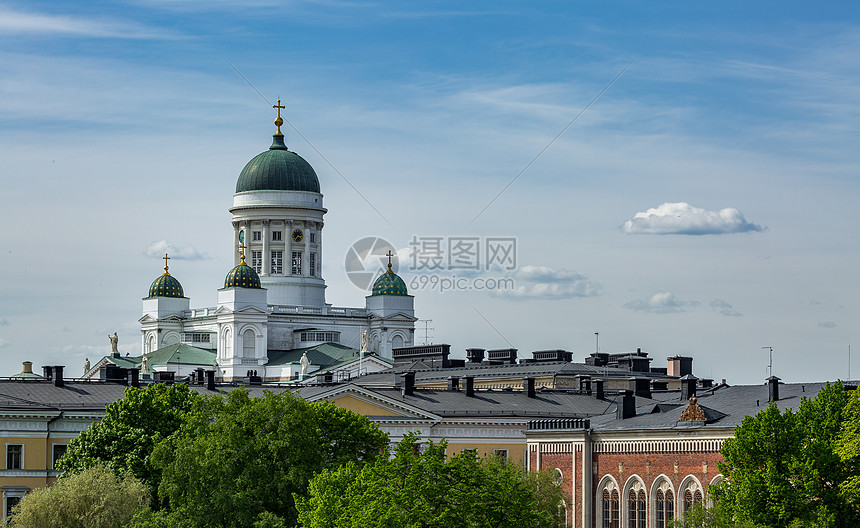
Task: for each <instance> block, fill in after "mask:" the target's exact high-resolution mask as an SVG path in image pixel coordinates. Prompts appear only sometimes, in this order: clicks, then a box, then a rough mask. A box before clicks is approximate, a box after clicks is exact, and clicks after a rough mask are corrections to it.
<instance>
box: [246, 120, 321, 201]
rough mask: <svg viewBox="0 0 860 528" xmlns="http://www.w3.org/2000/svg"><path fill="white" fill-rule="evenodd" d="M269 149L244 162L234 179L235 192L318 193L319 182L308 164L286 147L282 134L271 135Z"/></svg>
mask: <svg viewBox="0 0 860 528" xmlns="http://www.w3.org/2000/svg"><path fill="white" fill-rule="evenodd" d="M272 137H273V138H274V141H272V146H271V147H269V150H267V151H266V152H263V153H261V154H258V155H256V156H255V157H254V158H253V159H252V160H251V161H249V162H248V164H247V165H245V168H244V169H242V172H241V173H240V174H239V180H238V181H237V182H236V192H237V193H240V192H246V191H310V192H320V181H319V178H317V173H316V172H314V169H313V167H311V164H310V163H308V162H307V161H305V160H304V158H302V157H301V156H299V155H298V154H296V153H295V152H290V151H289V150H287V146H286V145H284V136H283V135H281V134H275V135H274V136H272Z"/></svg>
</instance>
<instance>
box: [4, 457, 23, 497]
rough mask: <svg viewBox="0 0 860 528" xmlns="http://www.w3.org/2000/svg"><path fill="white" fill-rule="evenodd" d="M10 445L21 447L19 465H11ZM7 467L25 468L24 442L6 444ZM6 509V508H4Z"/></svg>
mask: <svg viewBox="0 0 860 528" xmlns="http://www.w3.org/2000/svg"><path fill="white" fill-rule="evenodd" d="M10 447H20V448H21V452H20V453H18V467H9V448H10ZM5 467H6V469H24V444H20V443H17V442H14V443H13V442H8V443H7V444H6V466H5ZM4 511H5V510H4Z"/></svg>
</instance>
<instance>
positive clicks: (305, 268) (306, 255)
mask: <svg viewBox="0 0 860 528" xmlns="http://www.w3.org/2000/svg"><path fill="white" fill-rule="evenodd" d="M310 261H311V222H305V250H304V252H303V254H302V275H304V276H305V277H309V276H310V274H311V267H310Z"/></svg>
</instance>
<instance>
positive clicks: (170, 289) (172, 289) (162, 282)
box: [149, 271, 185, 297]
mask: <svg viewBox="0 0 860 528" xmlns="http://www.w3.org/2000/svg"><path fill="white" fill-rule="evenodd" d="M149 296H150V297H184V296H185V294H184V293H183V292H182V285H181V284H179V281H178V280H176V277H174V276H173V275H171V274H170V273H167V271H165V272H164V274H163V275H162V276H161V277H158V278H157V279H155V280H154V281H152V284H151V285H150V286H149Z"/></svg>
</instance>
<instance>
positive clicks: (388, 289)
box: [370, 265, 409, 296]
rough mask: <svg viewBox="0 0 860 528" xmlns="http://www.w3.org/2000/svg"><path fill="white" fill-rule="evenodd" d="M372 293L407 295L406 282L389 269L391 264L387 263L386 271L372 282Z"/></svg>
mask: <svg viewBox="0 0 860 528" xmlns="http://www.w3.org/2000/svg"><path fill="white" fill-rule="evenodd" d="M370 295H371V296H374V295H409V294H408V293H407V292H406V283H405V282H403V279H401V278H400V277H399V276H398V275H397V274H396V273H394V272H393V271H391V266H390V265H389V267H388V271H386V272H385V273H383V274H382V275H380V276H379V278H378V279H376V282H374V283H373V293H371V294H370Z"/></svg>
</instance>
